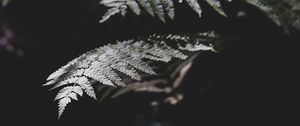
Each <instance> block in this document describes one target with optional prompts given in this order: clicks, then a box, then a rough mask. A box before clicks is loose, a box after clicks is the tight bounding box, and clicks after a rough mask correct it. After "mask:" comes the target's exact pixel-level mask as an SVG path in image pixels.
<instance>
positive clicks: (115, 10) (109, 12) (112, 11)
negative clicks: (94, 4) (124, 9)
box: [99, 7, 121, 23]
mask: <svg viewBox="0 0 300 126" xmlns="http://www.w3.org/2000/svg"><path fill="white" fill-rule="evenodd" d="M120 12H121V10H120V9H119V8H116V7H113V8H110V9H108V10H107V12H106V13H105V14H104V15H103V16H102V19H101V20H100V21H99V22H100V23H103V22H105V21H106V20H108V19H109V18H110V17H111V16H113V15H115V14H117V13H120Z"/></svg>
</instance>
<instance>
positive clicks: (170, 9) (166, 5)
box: [161, 0, 175, 19]
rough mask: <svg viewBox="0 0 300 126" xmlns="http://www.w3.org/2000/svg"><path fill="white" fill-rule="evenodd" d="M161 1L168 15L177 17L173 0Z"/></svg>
mask: <svg viewBox="0 0 300 126" xmlns="http://www.w3.org/2000/svg"><path fill="white" fill-rule="evenodd" d="M161 3H162V5H163V8H165V11H166V13H167V15H168V16H169V17H170V18H171V19H174V17H175V10H174V3H173V1H172V0H161Z"/></svg>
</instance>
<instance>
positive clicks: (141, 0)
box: [137, 0, 155, 16]
mask: <svg viewBox="0 0 300 126" xmlns="http://www.w3.org/2000/svg"><path fill="white" fill-rule="evenodd" d="M137 1H138V2H139V3H140V4H141V5H142V6H143V8H144V9H145V10H146V11H147V12H148V13H149V14H150V15H151V16H154V15H155V14H154V10H153V8H152V6H151V3H150V2H149V0H137Z"/></svg>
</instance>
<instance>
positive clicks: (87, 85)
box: [44, 32, 218, 117]
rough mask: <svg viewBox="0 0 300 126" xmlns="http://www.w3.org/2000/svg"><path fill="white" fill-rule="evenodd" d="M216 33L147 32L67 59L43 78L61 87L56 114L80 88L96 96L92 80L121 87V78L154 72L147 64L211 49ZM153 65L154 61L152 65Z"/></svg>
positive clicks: (133, 77)
mask: <svg viewBox="0 0 300 126" xmlns="http://www.w3.org/2000/svg"><path fill="white" fill-rule="evenodd" d="M217 38H218V36H217V35H215V34H214V33H213V32H208V33H199V34H193V35H173V34H168V35H156V34H155V35H150V36H145V37H139V38H137V39H130V40H126V41H117V42H116V43H115V44H109V45H106V46H103V47H100V48H96V49H94V50H91V51H89V52H87V53H84V54H83V55H81V56H79V57H78V58H75V59H74V60H72V61H70V62H69V63H68V64H67V65H65V66H63V67H61V68H60V69H58V70H57V71H55V72H54V73H52V74H51V75H50V76H49V77H48V78H47V81H48V82H47V83H46V84H44V85H45V86H46V85H52V88H51V89H56V88H62V89H60V91H59V92H58V94H57V96H56V98H55V100H58V101H59V102H58V106H59V117H60V116H61V114H62V113H63V111H64V109H65V107H66V106H67V104H68V103H70V102H71V100H72V99H73V100H77V99H78V98H77V96H82V95H83V92H84V93H85V94H87V95H88V96H90V97H92V98H94V99H96V93H95V91H94V88H93V86H95V85H93V84H95V83H97V82H98V83H100V84H103V85H107V86H110V87H124V86H126V83H125V81H124V78H126V77H130V79H133V80H137V81H138V80H141V79H142V78H143V76H145V74H146V75H157V73H156V72H155V71H154V68H153V67H151V65H150V64H152V63H154V62H165V63H167V62H170V61H171V60H172V59H175V58H177V59H181V60H186V59H188V58H189V57H190V56H191V53H190V52H194V53H196V52H199V51H209V50H210V51H214V48H213V45H212V41H214V40H215V39H217ZM158 65H159V64H158ZM155 67H157V65H155Z"/></svg>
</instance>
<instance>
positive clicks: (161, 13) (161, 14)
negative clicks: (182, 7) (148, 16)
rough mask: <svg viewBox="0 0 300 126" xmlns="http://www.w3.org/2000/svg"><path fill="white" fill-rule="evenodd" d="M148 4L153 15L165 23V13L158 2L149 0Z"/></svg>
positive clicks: (158, 0) (157, 0)
mask: <svg viewBox="0 0 300 126" xmlns="http://www.w3.org/2000/svg"><path fill="white" fill-rule="evenodd" d="M149 3H150V4H151V7H152V8H153V11H154V13H155V14H156V15H157V17H158V18H159V19H160V20H161V21H163V22H165V11H164V7H163V5H162V3H161V1H160V0H149Z"/></svg>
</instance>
